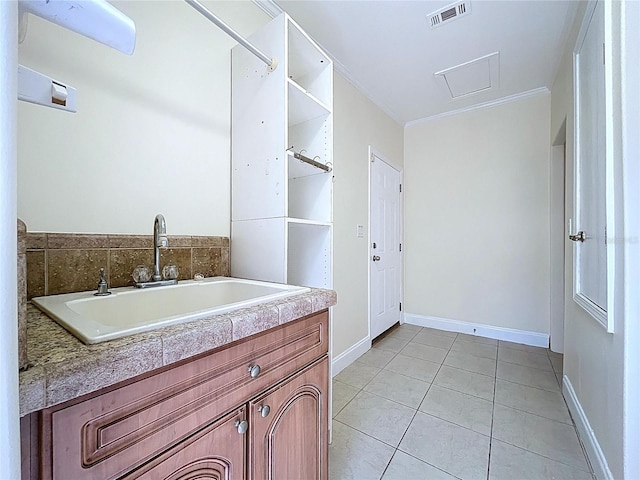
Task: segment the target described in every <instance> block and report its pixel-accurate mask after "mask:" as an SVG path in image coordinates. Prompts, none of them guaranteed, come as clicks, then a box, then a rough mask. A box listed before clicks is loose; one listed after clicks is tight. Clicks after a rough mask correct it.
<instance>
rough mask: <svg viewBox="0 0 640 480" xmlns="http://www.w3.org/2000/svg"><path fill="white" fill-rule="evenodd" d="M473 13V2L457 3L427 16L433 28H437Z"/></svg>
mask: <svg viewBox="0 0 640 480" xmlns="http://www.w3.org/2000/svg"><path fill="white" fill-rule="evenodd" d="M469 13H471V2H469V1H464V2H456V3H452V4H451V5H448V6H446V7H444V8H441V9H440V10H438V11H436V12H433V13H430V14H429V15H427V21H428V22H429V25H430V26H431V28H436V27H439V26H441V25H443V24H444V23H448V22H450V21H452V20H455V19H457V18H460V17H464V16H465V15H468V14H469Z"/></svg>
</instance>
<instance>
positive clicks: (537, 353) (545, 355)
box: [498, 345, 549, 358]
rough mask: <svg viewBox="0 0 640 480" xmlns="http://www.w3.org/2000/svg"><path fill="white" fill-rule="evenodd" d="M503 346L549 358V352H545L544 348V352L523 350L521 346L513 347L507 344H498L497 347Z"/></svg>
mask: <svg viewBox="0 0 640 480" xmlns="http://www.w3.org/2000/svg"><path fill="white" fill-rule="evenodd" d="M500 347H503V348H508V349H509V350H515V351H516V352H522V353H532V354H534V355H539V356H541V357H543V356H544V357H547V358H549V354H548V353H547V351H546V349H545V352H544V353H541V352H532V351H531V350H525V349H523V348H513V347H509V346H508V345H498V348H500ZM535 348H543V347H535Z"/></svg>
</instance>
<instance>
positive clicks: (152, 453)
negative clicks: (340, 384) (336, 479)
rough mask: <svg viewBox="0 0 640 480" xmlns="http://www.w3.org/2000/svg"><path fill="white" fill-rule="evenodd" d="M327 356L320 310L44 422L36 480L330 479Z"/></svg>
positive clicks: (49, 415) (48, 414) (62, 408)
mask: <svg viewBox="0 0 640 480" xmlns="http://www.w3.org/2000/svg"><path fill="white" fill-rule="evenodd" d="M327 351H328V312H327V311H326V310H325V311H323V312H320V313H317V314H314V315H310V316H307V317H304V318H301V319H299V320H296V321H294V322H291V323H287V324H285V325H282V326H279V327H276V328H272V329H270V330H267V331H266V332H263V333H260V334H257V335H254V336H252V337H249V338H246V339H243V340H240V341H238V342H234V343H232V344H230V345H228V346H225V347H221V348H220V349H216V350H214V351H212V352H210V353H206V354H204V355H200V356H198V357H195V358H194V359H191V360H187V361H183V362H180V363H178V364H176V365H175V366H170V367H165V368H163V369H161V370H159V371H158V372H155V373H154V372H152V373H151V374H145V375H142V376H140V377H139V378H136V379H132V380H129V381H127V382H123V383H122V384H119V385H116V386H114V387H109V388H106V389H103V390H101V391H98V392H96V393H95V394H90V395H87V396H84V397H82V398H80V399H77V400H73V401H70V402H67V403H65V404H62V405H59V406H55V407H52V408H49V409H45V410H43V411H41V412H38V413H37V414H36V415H37V418H38V423H39V425H38V428H33V425H32V427H31V429H30V431H31V432H35V431H37V432H39V437H40V438H39V440H38V442H37V443H36V444H39V448H33V447H32V448H31V452H32V455H33V454H34V453H35V454H36V455H37V457H38V459H37V461H36V463H37V464H38V466H39V468H32V469H31V478H44V479H59V480H62V479H64V480H68V479H74V480H82V479H98V478H99V479H116V478H118V479H125V478H126V479H134V478H143V479H171V480H177V479H191V478H200V479H206V478H215V479H227V480H243V479H267V478H269V479H289V478H291V479H302V478H304V479H305V480H306V479H314V478H315V479H326V478H328V472H327V463H328V458H327V443H328V417H327V414H328V402H329V398H328V358H327ZM256 366H258V367H259V368H258V369H256V368H255V367H256ZM258 370H259V373H258ZM265 405H268V408H264V407H265ZM25 423H27V422H25ZM32 424H33V422H32ZM23 434H27V435H28V430H27V432H26V433H25V432H23ZM30 443H31V444H32V445H33V438H32V439H31V441H30ZM30 463H31V464H32V465H33V464H34V461H33V458H32V459H31V462H30ZM38 471H39V472H38ZM23 473H24V472H23ZM23 478H29V477H25V476H24V474H23Z"/></svg>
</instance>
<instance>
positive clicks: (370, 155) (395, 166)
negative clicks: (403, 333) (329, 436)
mask: <svg viewBox="0 0 640 480" xmlns="http://www.w3.org/2000/svg"><path fill="white" fill-rule="evenodd" d="M374 155H375V156H376V157H377V158H378V160H381V161H383V162H384V163H386V164H387V165H389V166H390V167H391V168H393V169H394V170H397V171H398V173H399V174H400V185H404V169H403V168H402V167H401V166H400V165H398V164H397V163H394V162H393V161H391V160H389V158H388V157H386V156H385V155H383V154H382V153H381V152H380V151H379V150H377V149H376V148H375V147H373V146H371V145H369V150H368V155H367V163H368V167H367V172H368V177H369V178H368V188H367V224H368V228H367V319H368V322H367V337H368V338H369V342H371V341H372V340H373V338H371V261H370V258H369V257H370V256H371V165H372V163H373V156H374ZM398 205H399V207H400V214H399V216H398V219H399V221H400V225H399V229H400V244H401V245H402V251H401V255H400V275H399V276H398V278H399V281H400V303H401V304H402V303H403V302H404V249H405V248H404V186H403V187H402V192H401V194H400V198H399V202H398ZM402 324H404V306H403V308H402V309H401V310H400V325H402Z"/></svg>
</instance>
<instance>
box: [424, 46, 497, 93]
mask: <svg viewBox="0 0 640 480" xmlns="http://www.w3.org/2000/svg"><path fill="white" fill-rule="evenodd" d="M499 58H500V53H499V52H494V53H491V54H489V55H485V56H484V57H480V58H476V59H475V60H471V61H469V62H465V63H462V64H460V65H456V66H454V67H450V68H447V69H445V70H440V71H439V72H436V73H434V75H435V78H436V81H437V82H438V83H440V85H441V86H442V87H443V88H444V90H445V91H446V92H447V93H448V94H449V95H450V96H451V99H455V98H460V97H464V96H467V95H472V94H474V93H478V92H483V91H485V90H489V89H492V88H497V87H498V82H499Z"/></svg>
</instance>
